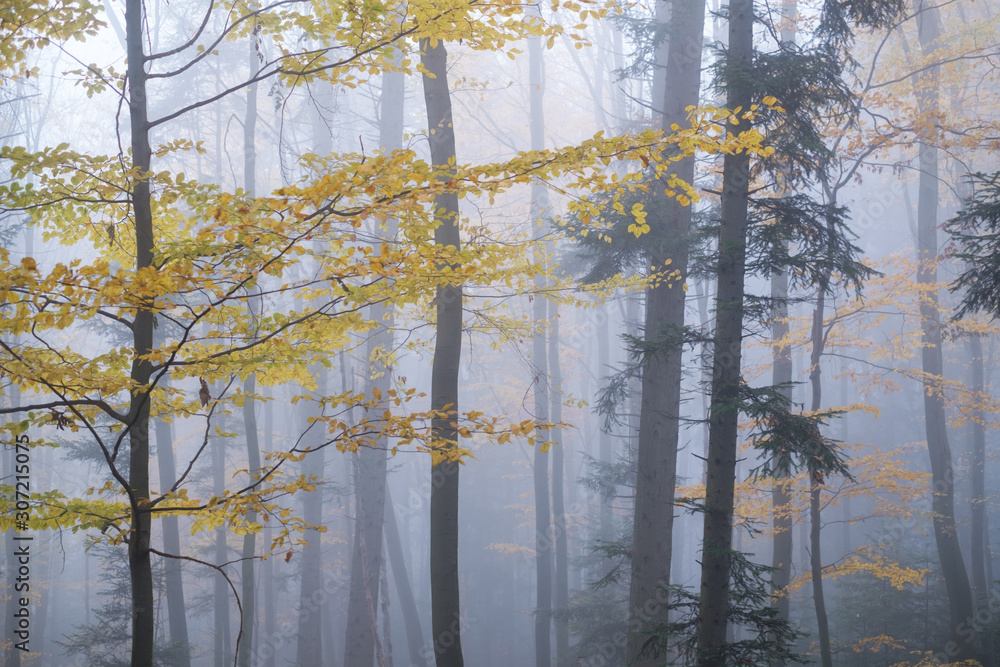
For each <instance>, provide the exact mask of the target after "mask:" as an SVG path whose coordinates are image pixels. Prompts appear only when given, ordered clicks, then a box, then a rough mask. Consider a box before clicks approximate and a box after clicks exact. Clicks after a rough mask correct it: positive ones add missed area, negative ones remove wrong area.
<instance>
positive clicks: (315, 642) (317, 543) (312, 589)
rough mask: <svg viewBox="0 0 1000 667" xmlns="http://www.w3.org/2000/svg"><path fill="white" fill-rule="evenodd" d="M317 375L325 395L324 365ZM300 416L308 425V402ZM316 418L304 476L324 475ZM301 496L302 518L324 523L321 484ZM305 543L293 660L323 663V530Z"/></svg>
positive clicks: (310, 535) (320, 392)
mask: <svg viewBox="0 0 1000 667" xmlns="http://www.w3.org/2000/svg"><path fill="white" fill-rule="evenodd" d="M313 375H314V376H315V377H316V384H317V387H316V393H317V395H319V396H326V380H327V377H326V375H327V374H326V369H325V368H318V369H314V370H313ZM303 405H304V407H303V409H302V410H301V415H302V417H301V419H299V420H298V423H299V424H301V425H302V426H303V428H306V427H307V419H308V418H309V417H310V416H314V415H312V414H311V410H310V409H309V404H308V402H305V403H303ZM321 424H322V422H318V423H317V424H316V425H314V426H313V427H312V429H311V430H310V431H309V433H308V435H307V436H306V437H305V438H303V440H304V444H305V446H307V447H310V448H312V449H313V450H314V451H310V453H309V454H308V455H307V456H306V458H305V459H303V461H302V465H301V469H300V472H301V474H303V475H306V476H307V477H315V478H316V479H317V480H320V481H322V480H323V479H324V477H323V476H324V468H325V459H326V456H325V454H326V450H325V449H318V450H317V449H316V447H317V446H318V445H319V444H320V443H321V442H322V441H323V439H324V435H325V434H323V433H321V429H320V425H321ZM304 493H305V496H304V498H303V499H302V519H303V520H304V521H305V522H306V523H308V524H311V525H313V526H319V525H322V523H323V487H322V485H320V486H318V487H317V488H316V490H315V491H307V492H304ZM303 537H304V538H305V540H306V542H308V545H307V546H306V547H305V548H303V549H302V563H301V567H302V578H301V579H300V580H299V584H300V588H299V634H298V642H297V644H296V647H295V661H296V662H297V663H298V664H299V665H302V666H303V667H305V666H306V665H320V664H322V658H321V656H322V650H323V603H324V601H325V596H323V595H321V593H322V591H323V549H322V546H323V534H322V533H320V532H319V531H317V530H307V531H306V532H305V535H304V536H303Z"/></svg>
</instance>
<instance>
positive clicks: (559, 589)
mask: <svg viewBox="0 0 1000 667" xmlns="http://www.w3.org/2000/svg"><path fill="white" fill-rule="evenodd" d="M539 301H541V299H539ZM549 322H550V330H549V350H548V362H549V369H550V371H551V375H552V385H551V399H552V410H551V412H550V414H551V417H552V423H553V424H559V423H561V422H562V367H561V366H560V364H559V304H558V303H556V302H555V301H551V302H549ZM552 440H553V442H554V444H553V445H552V528H553V530H554V531H555V538H556V539H555V557H556V558H555V600H554V605H553V607H554V609H555V611H556V616H555V628H556V662H557V664H563V663H564V662H565V661H566V660H568V656H569V616H568V615H567V613H568V612H569V544H568V540H567V537H568V536H567V535H566V503H565V497H564V493H565V492H564V483H563V480H564V478H565V468H566V465H565V458H566V457H565V454H566V452H565V449H564V444H563V437H562V431H561V430H559V429H556V430H555V431H554V432H553V433H552Z"/></svg>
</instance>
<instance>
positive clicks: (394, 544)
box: [385, 486, 426, 666]
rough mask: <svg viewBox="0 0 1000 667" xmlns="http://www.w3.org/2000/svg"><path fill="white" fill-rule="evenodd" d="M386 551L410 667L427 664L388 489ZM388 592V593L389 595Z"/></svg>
mask: <svg viewBox="0 0 1000 667" xmlns="http://www.w3.org/2000/svg"><path fill="white" fill-rule="evenodd" d="M385 550H386V553H387V554H388V555H389V565H390V567H392V579H393V581H395V582H396V595H397V596H398V597H399V606H400V609H401V611H402V612H403V626H404V627H405V629H406V650H407V655H408V656H409V658H410V664H411V665H415V666H418V665H424V664H426V660H424V656H423V655H421V653H420V649H421V647H422V646H423V643H424V633H423V631H422V630H421V629H420V612H419V611H417V601H416V599H415V598H414V597H413V587H412V586H411V584H410V576H409V574H408V572H407V566H406V557H405V556H404V555H403V543H402V540H400V539H399V526H398V525H397V523H396V511H395V509H394V508H393V506H392V496H391V495H390V493H389V487H388V486H386V489H385ZM388 594H389V592H388V591H386V595H388Z"/></svg>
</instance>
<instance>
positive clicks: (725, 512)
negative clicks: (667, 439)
mask: <svg viewBox="0 0 1000 667" xmlns="http://www.w3.org/2000/svg"><path fill="white" fill-rule="evenodd" d="M752 58H753V1H752V0H731V1H730V3H729V51H728V52H727V63H726V68H727V72H728V73H729V78H728V80H727V81H726V106H727V107H728V108H730V109H735V108H737V107H739V108H741V109H749V108H750V104H751V103H752V101H753V99H752V85H753V84H752V82H751V81H750V80H749V77H748V76H747V75H746V74H745V73H744V72H745V70H746V69H747V68H749V66H750V63H751V62H752ZM749 125H750V123H749V122H748V121H745V120H743V121H741V122H740V124H739V125H737V126H731V127H730V128H729V132H730V133H734V134H735V133H739V132H740V131H744V130H747V129H749ZM749 173H750V158H749V156H748V155H747V154H746V153H740V154H734V155H726V157H725V159H724V161H723V168H722V215H721V220H720V230H719V250H718V252H719V264H718V267H719V268H718V271H719V278H718V289H717V292H716V293H717V297H716V299H717V301H716V303H717V305H716V326H715V337H714V346H713V347H714V354H713V360H712V401H711V408H710V410H711V414H710V416H709V435H708V460H707V461H706V466H705V481H706V486H705V513H704V526H705V527H704V533H703V535H704V538H703V539H704V542H703V548H702V568H701V603H700V609H699V616H698V665H699V666H700V667H714V666H716V665H721V664H724V657H723V655H724V649H725V641H726V626H727V620H728V619H727V617H728V612H729V578H730V574H731V572H730V570H731V565H732V552H731V545H732V537H733V502H734V492H735V482H736V477H735V475H736V441H737V437H738V435H739V432H738V428H737V421H738V417H739V407H738V404H739V396H740V361H741V359H742V342H743V298H744V273H745V268H746V241H747V204H748V194H749V185H750V179H749V177H748V176H749Z"/></svg>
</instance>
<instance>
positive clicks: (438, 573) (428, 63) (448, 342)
mask: <svg viewBox="0 0 1000 667" xmlns="http://www.w3.org/2000/svg"><path fill="white" fill-rule="evenodd" d="M420 51H421V56H420V62H421V63H422V64H423V66H424V69H425V70H426V71H427V72H428V73H429V74H430V75H431V76H428V75H426V74H425V75H424V77H423V84H424V103H425V105H426V107H427V129H428V133H427V134H428V141H429V142H430V148H431V164H433V165H434V166H435V168H437V169H440V170H441V171H442V173H441V176H440V178H441V180H444V181H447V180H448V179H449V178H450V169H451V168H450V167H449V166H448V165H449V163H450V162H451V161H454V159H455V128H454V125H453V122H452V113H451V91H450V90H449V88H448V55H447V52H446V51H445V48H444V43H442V42H440V41H439V42H437V44H435V45H434V46H431V44H430V42H429V41H428V40H426V39H422V40H421V41H420ZM432 77H433V78H432ZM458 217H459V213H458V195H457V193H455V192H443V193H441V194H439V195H437V196H435V197H434V218H435V221H436V222H437V223H438V227H437V228H436V229H435V230H434V244H435V246H437V247H438V248H439V249H440V250H446V249H449V248H450V249H452V250H451V251H452V252H456V251H458V250H459V249H460V248H461V237H460V235H459V229H458ZM447 263H448V264H451V265H453V266H454V265H455V264H456V262H455V261H454V260H449V261H448V262H447ZM436 302H437V336H436V338H435V341H434V367H433V369H432V372H431V409H432V410H434V411H436V412H438V416H437V417H436V418H435V419H434V420H433V421H432V424H431V434H432V436H433V438H434V440H435V441H436V442H438V443H441V445H440V446H441V447H442V451H441V452H440V454H441V455H443V457H442V458H440V459H439V460H438V462H437V463H434V464H432V466H433V468H432V475H431V480H432V481H431V518H430V520H431V554H430V559H431V563H430V566H431V626H432V634H433V638H434V644H433V646H434V654H435V656H436V659H437V667H463V665H464V664H465V663H464V659H463V657H462V641H461V631H462V625H463V623H462V620H463V619H462V616H461V605H460V599H459V598H460V595H459V586H458V471H459V463H458V461H455V460H454V459H449V458H448V456H449V454H451V453H452V452H451V451H450V450H453V449H454V448H456V447H457V446H458V429H457V419H458V414H459V413H458V374H459V368H460V364H461V355H462V286H461V284H458V283H456V284H443V285H440V286H439V287H438V289H437V298H436Z"/></svg>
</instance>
